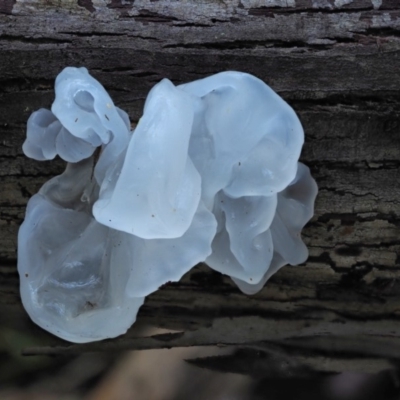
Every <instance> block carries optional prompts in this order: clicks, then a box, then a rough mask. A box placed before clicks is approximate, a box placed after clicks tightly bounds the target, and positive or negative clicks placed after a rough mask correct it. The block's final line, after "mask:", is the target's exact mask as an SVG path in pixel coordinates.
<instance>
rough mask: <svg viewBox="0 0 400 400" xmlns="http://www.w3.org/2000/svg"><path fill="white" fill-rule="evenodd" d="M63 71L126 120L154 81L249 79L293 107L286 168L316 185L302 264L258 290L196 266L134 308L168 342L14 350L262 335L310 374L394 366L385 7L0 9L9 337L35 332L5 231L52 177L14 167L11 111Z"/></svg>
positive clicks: (29, 165) (117, 0)
mask: <svg viewBox="0 0 400 400" xmlns="http://www.w3.org/2000/svg"><path fill="white" fill-rule="evenodd" d="M61 4H62V6H61ZM69 65H71V66H86V67H87V68H88V69H89V70H90V72H91V74H93V75H94V77H95V78H97V79H98V80H99V81H100V82H102V83H103V85H104V86H105V87H106V89H107V90H108V91H109V92H110V95H111V96H112V98H113V99H114V102H115V103H116V105H118V106H119V107H121V108H122V109H124V110H126V111H127V112H128V113H129V115H130V118H131V120H132V121H133V122H135V121H137V120H138V119H139V117H140V115H141V110H142V107H143V103H144V99H145V97H146V95H147V93H148V91H149V89H150V88H151V87H152V86H153V85H154V84H155V83H156V82H158V81H159V80H160V79H162V78H163V77H168V78H170V79H171V80H172V81H173V82H174V83H176V84H178V83H181V82H186V81H191V80H194V79H198V78H201V77H203V76H207V75H210V74H212V73H216V72H219V71H223V70H239V71H245V72H249V73H252V74H254V75H256V76H258V77H259V78H261V79H263V80H264V81H265V82H266V83H268V84H269V85H270V86H271V87H272V88H273V89H274V90H275V91H276V92H278V93H279V94H280V95H281V96H282V97H283V98H284V99H285V100H287V101H288V102H289V103H290V104H291V105H292V106H293V108H294V109H295V110H296V112H297V113H298V115H299V117H300V119H301V121H302V123H303V126H304V129H305V133H306V143H305V146H304V149H303V153H302V161H303V162H304V163H306V164H307V165H308V166H310V168H311V170H312V174H313V176H314V177H315V178H316V180H317V182H318V185H319V188H320V192H319V196H318V198H317V202H316V211H315V217H314V218H313V220H312V221H311V223H310V224H309V225H308V226H307V228H306V229H305V230H304V235H303V236H304V239H305V242H306V243H307V245H308V247H309V249H310V258H309V260H308V261H307V263H306V264H305V265H302V266H298V267H290V266H289V267H285V268H283V269H282V270H281V271H280V272H279V273H278V274H276V275H275V276H273V277H272V278H271V280H270V281H269V282H268V284H267V285H266V286H265V288H264V289H263V290H262V291H261V292H260V293H259V294H257V295H255V296H252V297H248V296H245V295H243V294H241V293H240V292H239V290H238V289H237V288H236V287H235V286H234V285H233V284H232V283H231V281H230V280H229V278H227V277H224V276H222V275H220V274H218V273H215V272H213V271H210V270H209V269H208V268H207V267H206V266H204V265H202V266H198V267H196V268H195V269H193V270H192V271H191V272H190V273H189V274H187V275H186V276H185V277H184V278H183V279H182V281H181V282H180V283H174V284H169V285H166V286H165V287H164V288H162V289H161V290H160V291H158V292H157V293H154V294H153V295H151V296H149V297H148V299H147V300H146V303H145V305H144V306H143V307H142V309H141V311H140V314H139V322H143V323H150V324H152V325H155V326H158V327H165V328H171V329H176V330H180V331H182V332H183V333H182V334H179V335H172V336H168V335H167V336H162V337H158V338H151V339H148V338H145V339H142V338H135V335H136V333H135V332H136V331H135V328H133V329H131V331H130V332H128V334H127V335H126V336H125V337H123V338H120V339H117V340H114V341H109V342H101V343H97V344H90V345H84V346H78V345H72V346H69V345H67V344H65V342H62V341H60V340H57V339H55V338H53V337H51V336H50V335H48V342H47V344H48V345H58V347H55V348H52V347H40V348H36V349H30V350H27V351H26V352H27V353H55V354H59V353H68V352H70V353H74V352H82V351H86V350H96V351H97V350H100V351H107V350H109V349H112V350H113V351H114V350H115V349H126V348H137V349H146V348H159V347H173V346H193V345H210V344H211V345H213V344H218V345H231V344H241V345H242V346H243V347H244V348H252V347H251V346H254V343H258V342H260V341H261V342H263V341H264V342H265V341H268V345H266V344H265V343H264V344H263V345H262V346H263V349H264V350H265V351H266V352H267V353H268V352H269V350H268V349H269V348H270V347H268V346H270V345H271V343H273V345H274V346H275V347H274V348H275V349H276V348H278V349H279V351H280V353H279V354H280V355H281V356H282V354H287V352H288V351H289V349H290V351H294V350H295V353H293V354H295V357H294V358H295V360H297V361H298V362H299V363H300V365H306V366H308V367H309V368H311V369H315V370H318V371H343V370H349V369H353V370H362V371H376V370H381V369H384V368H387V367H389V366H390V365H392V364H391V363H390V362H389V359H399V358H400V255H399V254H400V235H399V234H400V230H399V226H400V208H399V207H400V200H399V198H400V183H399V182H400V172H399V166H400V161H399V159H400V2H399V1H398V0H335V1H334V0H225V1H218V0H202V1H200V0H187V1H184V0H181V1H179V0H177V1H167V0H159V1H154V0H153V1H152V0H147V1H146V0H141V1H140V0H136V1H135V0H93V1H91V0H77V1H73V0H69V1H62V2H61V1H55V0H36V1H33V0H32V1H29V0H3V1H2V2H0V110H1V113H0V138H1V144H2V145H1V146H0V175H1V182H2V185H1V192H0V226H1V231H0V321H1V322H2V324H5V325H6V326H9V327H11V328H13V329H17V330H21V331H27V332H39V328H37V327H35V326H34V325H33V323H31V322H30V321H29V318H28V317H27V316H26V314H25V312H24V311H23V309H22V306H21V304H20V299H19V292H18V274H17V272H16V267H15V265H16V238H17V231H18V226H19V224H20V223H21V221H22V219H23V216H24V210H25V206H26V203H27V200H28V199H29V197H30V196H31V195H33V194H34V193H35V192H37V190H38V189H39V187H40V186H41V185H42V184H43V183H44V182H45V181H46V180H48V179H49V178H50V177H52V176H54V175H55V174H58V173H60V172H61V171H62V170H63V168H64V165H63V163H62V162H61V161H53V162H44V163H43V162H35V161H32V160H29V159H27V158H25V157H24V155H23V154H22V150H21V145H22V142H23V140H24V137H25V125H26V121H27V118H28V117H29V115H30V113H31V112H32V111H34V110H36V109H38V108H40V107H49V106H50V104H51V102H52V99H53V96H54V93H53V82H54V78H55V76H56V75H57V74H58V73H59V72H60V71H61V69H62V68H63V67H65V66H69ZM310 337H312V338H314V339H313V340H311V341H310V339H309V338H310ZM316 337H317V338H318V339H315V338H316ZM249 346H250V347H249ZM257 346H261V345H259V344H257ZM257 348H258V349H260V347H257ZM293 349H294V350H293ZM388 349H391V350H392V351H389V350H388ZM251 354H253V353H251ZM257 354H259V353H257ZM268 354H270V353H268ZM390 355H391V356H390ZM247 356H248V355H247ZM282 357H283V356H282ZM227 365H228V364H227ZM296 371H297V370H296Z"/></svg>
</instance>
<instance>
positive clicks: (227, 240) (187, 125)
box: [18, 67, 317, 342]
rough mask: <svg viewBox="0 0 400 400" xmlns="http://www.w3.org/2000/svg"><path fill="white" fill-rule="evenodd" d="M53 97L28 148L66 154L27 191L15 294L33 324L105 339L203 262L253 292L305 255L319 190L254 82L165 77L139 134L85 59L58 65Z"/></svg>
mask: <svg viewBox="0 0 400 400" xmlns="http://www.w3.org/2000/svg"><path fill="white" fill-rule="evenodd" d="M55 93H56V98H55V101H54V103H53V105H52V108H51V111H50V110H45V109H40V110H39V111H36V112H35V113H33V114H32V116H31V117H30V118H29V120H28V129H27V139H26V141H25V143H24V145H23V150H24V152H25V154H26V155H27V156H28V157H31V158H34V159H36V160H50V159H53V158H54V157H55V156H56V155H59V156H60V157H61V158H62V159H64V160H65V161H67V162H68V164H67V168H66V170H65V172H64V173H63V174H62V175H60V176H57V177H55V178H53V179H51V180H50V181H49V182H47V183H46V184H45V185H44V186H43V187H42V188H41V189H40V191H39V193H38V194H36V195H34V196H33V197H32V198H31V199H30V200H29V203H28V207H27V211H26V217H25V221H24V223H23V224H22V226H21V228H20V231H19V237H18V270H19V273H20V277H21V297H22V301H23V304H24V306H25V309H26V310H27V312H28V313H29V315H30V317H31V318H32V320H33V321H34V322H36V323H37V324H38V325H40V326H41V327H42V328H44V329H46V330H48V331H50V332H51V333H53V334H55V335H57V336H60V337H62V338H64V339H66V340H69V341H71V342H88V341H94V340H101V339H105V338H112V337H115V336H118V335H120V334H123V333H125V332H126V330H127V329H128V328H129V327H130V326H131V325H132V324H133V323H134V321H135V319H136V314H137V311H138V309H139V308H140V306H141V305H142V303H143V301H144V297H145V296H147V295H148V294H150V293H152V292H154V291H156V290H157V289H158V288H159V287H160V286H161V285H163V284H165V283H167V282H170V281H178V280H179V279H180V278H181V277H182V276H183V274H185V273H186V272H187V271H189V270H190V269H191V268H192V267H193V266H195V265H196V264H197V263H199V262H201V261H205V262H206V263H207V264H208V265H209V266H210V267H211V268H213V269H215V270H217V271H220V272H222V273H224V274H227V275H229V276H231V277H232V279H233V280H234V281H235V282H236V284H237V285H238V286H239V288H240V289H241V290H242V291H243V292H245V293H248V294H252V293H256V292H257V291H259V290H260V289H261V288H262V287H263V285H264V284H265V282H266V281H267V280H268V278H269V277H270V276H271V275H272V274H273V273H275V272H276V271H277V270H278V269H279V268H280V267H282V266H283V265H285V264H288V263H289V264H292V265H294V264H298V263H301V262H304V261H305V260H306V258H307V255H308V252H307V248H306V247H305V245H304V244H303V242H302V241H301V238H300V232H301V229H302V228H303V226H304V225H305V224H306V222H307V221H308V220H309V219H310V218H311V216H312V215H313V206H314V200H315V196H316V194H317V187H316V184H315V181H314V180H313V178H312V177H311V175H310V172H309V170H308V168H307V167H306V166H304V165H302V164H301V163H299V162H298V158H299V155H300V151H301V148H302V145H303V139H304V137H303V136H304V135H303V129H302V127H301V124H300V122H299V120H298V118H297V116H296V114H295V112H294V111H293V110H292V108H291V107H290V106H289V105H288V104H287V103H285V102H284V101H283V100H282V99H281V98H280V97H279V96H278V95H277V94H276V93H275V92H274V91H273V90H272V89H270V88H269V87H268V86H267V85H266V84H265V83H263V82H262V81H261V80H259V79H257V78H255V77H254V76H251V75H249V74H245V73H240V72H223V73H219V74H216V75H213V76H211V77H208V78H205V79H201V80H198V81H194V82H191V83H188V84H184V85H180V86H174V85H173V84H172V83H171V82H170V81H169V80H167V79H163V80H162V81H161V82H160V83H158V84H157V85H155V86H154V87H153V89H152V90H151V91H150V93H149V95H148V97H147V100H146V103H145V107H144V113H143V116H142V118H141V119H140V121H139V123H138V125H137V127H136V129H135V131H134V132H130V122H129V118H128V116H127V114H126V113H125V112H124V111H122V110H120V109H119V108H117V107H116V106H115V105H114V104H113V102H112V100H111V98H110V97H109V95H108V94H107V92H106V91H105V89H104V88H103V87H102V86H101V84H100V83H99V82H97V81H96V80H95V79H94V78H93V77H91V76H90V75H89V73H88V71H87V70H86V69H85V68H71V67H69V68H66V69H64V70H63V71H62V72H61V73H60V75H59V76H58V77H57V79H56V83H55ZM98 147H100V148H101V150H100V156H99V158H98V160H97V159H96V157H95V150H96V148H98Z"/></svg>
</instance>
